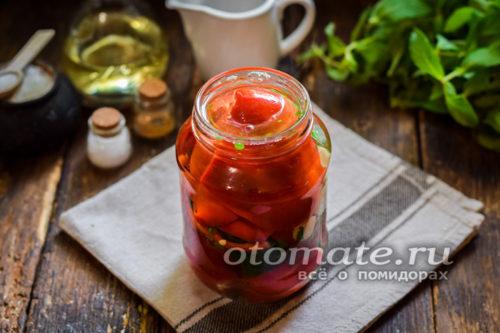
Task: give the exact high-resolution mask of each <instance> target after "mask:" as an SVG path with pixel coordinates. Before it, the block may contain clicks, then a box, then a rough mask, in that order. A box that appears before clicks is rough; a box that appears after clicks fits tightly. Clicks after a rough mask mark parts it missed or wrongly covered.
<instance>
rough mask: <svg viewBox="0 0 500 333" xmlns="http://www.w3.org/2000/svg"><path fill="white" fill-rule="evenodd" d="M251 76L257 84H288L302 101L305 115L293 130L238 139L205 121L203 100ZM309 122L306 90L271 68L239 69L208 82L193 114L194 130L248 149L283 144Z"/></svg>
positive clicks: (310, 118)
mask: <svg viewBox="0 0 500 333" xmlns="http://www.w3.org/2000/svg"><path fill="white" fill-rule="evenodd" d="M252 76H255V78H253V79H254V80H256V81H255V83H256V84H259V83H262V82H263V77H264V78H265V79H267V80H268V81H267V83H272V82H274V81H273V80H275V81H276V83H277V84H278V83H280V82H281V83H286V84H288V85H289V86H290V87H289V88H291V89H293V90H294V91H293V92H294V94H296V95H297V97H298V98H300V99H301V102H302V104H303V105H301V110H304V112H302V114H301V116H300V118H299V119H298V120H297V121H296V122H295V123H293V124H292V125H291V126H290V127H287V128H285V129H284V130H282V131H279V132H277V133H274V134H272V135H269V136H265V137H241V136H235V135H232V134H229V133H226V132H224V131H221V130H219V129H218V128H216V127H215V126H214V125H213V124H212V123H211V122H210V121H209V120H208V118H207V117H206V106H205V105H206V102H205V99H204V97H206V96H207V95H209V94H210V90H211V89H212V88H217V87H220V86H221V85H223V84H224V83H230V82H232V81H234V82H236V81H237V79H238V78H245V79H248V80H251V79H252ZM246 82H248V81H246ZM250 82H251V81H250ZM294 97H295V96H294ZM294 102H297V101H294ZM309 120H312V103H311V100H310V98H309V94H308V92H307V90H306V88H305V87H304V86H303V85H302V84H301V83H300V82H299V81H298V80H297V79H295V78H294V77H293V76H291V75H289V74H287V73H285V72H282V71H279V70H276V69H272V68H268V67H239V68H234V69H231V70H228V71H225V72H222V73H220V74H217V75H216V76H214V77H212V78H211V79H210V80H208V81H207V82H206V83H205V84H204V85H203V86H202V87H201V88H200V90H199V91H198V93H197V94H196V98H195V103H194V110H193V126H194V125H197V126H198V127H199V128H200V129H201V130H202V131H203V132H205V134H207V135H208V136H209V137H212V138H219V139H220V138H222V139H223V140H225V141H229V142H232V143H236V142H238V143H243V144H249V145H262V144H268V143H271V142H277V141H281V140H283V139H285V138H288V137H290V136H292V135H293V134H295V133H296V132H297V131H300V130H301V128H302V127H303V126H304V124H307V122H308V121H309Z"/></svg>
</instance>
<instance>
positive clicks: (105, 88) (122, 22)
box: [62, 12, 168, 105]
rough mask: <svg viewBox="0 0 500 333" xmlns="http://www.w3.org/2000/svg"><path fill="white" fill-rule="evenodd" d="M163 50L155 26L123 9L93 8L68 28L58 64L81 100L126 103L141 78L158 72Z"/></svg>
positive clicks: (162, 63)
mask: <svg viewBox="0 0 500 333" xmlns="http://www.w3.org/2000/svg"><path fill="white" fill-rule="evenodd" d="M167 61H168V51H167V45H166V40H165V38H164V35H163V33H162V31H161V29H160V27H159V26H158V25H157V24H156V23H155V22H153V21H152V20H151V19H149V18H147V17H144V16H134V15H131V14H128V13H125V12H100V13H93V14H90V15H88V16H86V17H84V18H83V19H82V20H80V21H79V23H78V25H76V26H74V27H73V28H72V31H71V32H70V34H69V36H68V38H67V40H66V43H65V47H64V57H63V63H62V65H63V69H64V71H65V73H66V74H67V75H68V77H69V78H70V79H71V81H72V82H73V84H74V85H75V87H76V88H77V89H78V90H79V91H80V92H81V93H82V94H83V95H84V97H85V101H86V102H87V104H91V105H96V104H114V105H116V104H118V105H120V104H122V105H123V104H128V103H130V102H131V101H132V98H133V96H134V94H135V92H136V90H137V88H138V87H139V85H140V84H141V83H142V82H143V81H144V80H145V79H147V78H150V77H161V76H162V75H163V74H164V73H165V70H166V67H167Z"/></svg>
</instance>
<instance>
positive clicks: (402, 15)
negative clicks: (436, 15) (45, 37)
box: [368, 0, 431, 24]
mask: <svg viewBox="0 0 500 333" xmlns="http://www.w3.org/2000/svg"><path fill="white" fill-rule="evenodd" d="M430 13H431V8H430V7H429V5H428V4H427V3H426V2H425V1H423V0H404V1H402V0H381V1H379V2H378V3H377V5H376V6H375V8H374V9H373V15H372V17H371V18H370V19H369V20H368V21H369V22H370V23H371V24H377V23H379V22H381V21H385V20H387V21H392V22H397V21H402V20H408V19H415V18H419V17H423V16H426V15H429V14H430Z"/></svg>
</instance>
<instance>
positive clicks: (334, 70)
mask: <svg viewBox="0 0 500 333" xmlns="http://www.w3.org/2000/svg"><path fill="white" fill-rule="evenodd" d="M325 35H326V40H327V42H326V43H325V44H324V45H317V44H313V45H312V46H311V48H310V49H309V50H308V51H307V52H306V53H304V54H303V55H302V59H303V60H304V61H306V60H309V59H312V58H318V59H320V60H321V61H322V62H323V63H324V65H325V68H326V72H327V74H328V76H329V77H330V78H331V79H333V80H335V81H348V82H352V83H357V84H363V83H366V82H368V81H378V82H382V83H385V84H387V85H388V87H389V92H390V104H391V106H393V107H402V108H422V109H425V110H428V111H431V112H436V113H444V114H449V115H451V117H453V119H454V120H455V121H456V122H457V123H459V124H460V125H462V126H465V127H470V128H474V129H476V131H475V133H476V136H477V140H478V142H479V143H480V144H481V145H483V146H485V147H487V148H489V149H493V150H496V151H500V0H468V1H467V0H404V1H401V0H379V1H378V2H377V3H376V4H375V5H374V6H372V7H368V8H367V9H365V10H364V12H363V13H362V14H361V16H360V18H359V20H358V22H357V24H356V26H355V27H354V29H353V30H352V32H351V36H350V42H349V43H344V41H343V40H342V39H340V38H339V37H338V36H337V35H336V34H335V25H334V24H333V23H330V24H328V25H327V26H326V28H325Z"/></svg>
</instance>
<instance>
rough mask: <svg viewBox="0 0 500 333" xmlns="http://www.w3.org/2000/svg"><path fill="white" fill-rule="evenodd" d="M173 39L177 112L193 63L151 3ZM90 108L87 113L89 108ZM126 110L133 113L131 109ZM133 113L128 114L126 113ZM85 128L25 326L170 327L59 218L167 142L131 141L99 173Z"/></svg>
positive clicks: (177, 27) (177, 32) (186, 100)
mask: <svg viewBox="0 0 500 333" xmlns="http://www.w3.org/2000/svg"><path fill="white" fill-rule="evenodd" d="M152 4H153V12H155V13H156V14H157V15H158V17H159V20H160V22H162V24H163V26H164V27H165V28H166V31H167V34H168V38H169V41H170V51H171V54H170V56H171V58H170V65H169V70H168V73H167V82H168V83H169V86H170V88H171V90H172V93H173V98H174V102H175V103H176V106H177V109H178V112H177V113H178V115H179V118H181V119H183V118H185V117H186V115H187V114H189V113H190V111H191V108H192V97H193V96H194V93H193V91H192V86H193V76H194V73H193V72H194V66H193V59H192V55H191V52H190V46H189V44H188V43H187V41H186V40H185V37H184V35H183V33H182V28H181V22H180V19H179V17H178V16H177V15H176V14H175V13H173V12H167V11H166V10H165V9H164V7H163V3H162V2H154V3H153V2H152ZM88 112H89V111H88ZM128 113H130V112H128ZM128 115H130V114H128ZM85 131H86V129H85V128H82V129H81V131H80V133H79V134H78V135H77V138H76V139H75V141H74V142H73V144H72V145H71V148H70V149H69V153H68V154H67V156H66V160H65V167H64V172H63V180H62V182H61V187H60V194H59V196H58V200H57V205H58V206H57V211H56V213H55V216H54V218H53V220H52V226H51V228H50V232H49V235H48V238H47V245H46V247H45V252H44V256H43V260H42V261H41V264H40V267H39V270H38V275H37V280H36V283H35V288H34V290H33V294H32V295H33V297H32V301H31V306H30V309H29V314H28V321H27V331H36V332H51V333H52V332H111V331H112V332H122V331H123V332H160V331H161V332H168V331H171V329H170V327H169V326H168V324H167V323H166V322H165V321H163V320H162V319H161V318H160V316H159V315H158V314H157V313H156V312H155V311H154V310H152V309H151V308H150V307H149V306H147V305H146V304H145V303H144V302H143V301H142V300H141V299H140V298H139V297H138V296H136V295H134V294H133V293H132V292H131V291H129V290H128V289H127V288H126V287H125V286H124V285H123V284H122V283H121V282H119V281H118V280H117V279H116V278H115V277H114V276H113V275H112V274H111V273H109V272H108V271H107V270H106V269H105V268H104V266H102V265H101V264H100V263H99V262H98V261H97V260H96V259H94V258H93V257H91V255H90V254H88V253H87V252H86V251H85V250H84V249H83V248H82V247H81V246H80V245H78V244H77V243H76V242H75V241H74V240H72V239H71V238H70V237H69V236H67V235H66V234H64V233H62V232H61V231H60V229H59V228H58V226H57V221H58V218H59V216H60V214H61V213H62V211H64V210H66V209H68V208H70V207H71V206H73V205H75V204H77V203H78V202H80V201H82V200H84V199H86V198H88V197H90V196H92V195H94V194H95V193H97V192H98V191H100V190H102V189H104V188H105V187H107V186H109V185H110V184H112V183H113V182H115V181H117V180H119V179H120V178H122V177H124V176H125V175H127V174H129V173H130V172H132V171H133V170H135V169H137V168H138V167H139V166H140V165H141V164H142V163H144V162H145V161H147V160H148V159H149V158H151V157H152V156H154V155H156V154H158V153H159V152H161V151H162V150H163V149H165V148H166V147H168V146H170V145H172V144H173V143H174V140H175V134H172V135H171V136H169V137H168V138H167V139H165V140H160V141H157V142H148V141H145V140H140V139H134V142H133V143H134V148H135V149H134V154H133V156H132V158H131V160H130V161H129V162H128V163H127V165H126V166H124V167H123V168H121V169H118V170H115V171H101V170H98V169H96V168H94V167H93V166H91V165H90V163H89V162H88V161H87V160H86V157H85V151H84V148H85V134H86V133H85Z"/></svg>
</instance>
